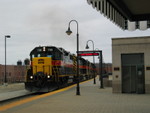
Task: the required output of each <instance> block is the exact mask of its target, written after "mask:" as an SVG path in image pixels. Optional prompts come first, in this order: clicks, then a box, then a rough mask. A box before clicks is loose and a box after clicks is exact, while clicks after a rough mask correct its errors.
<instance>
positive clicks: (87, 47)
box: [85, 40, 96, 84]
mask: <svg viewBox="0 0 150 113" xmlns="http://www.w3.org/2000/svg"><path fill="white" fill-rule="evenodd" d="M89 41H90V42H92V44H93V53H94V42H93V40H88V41H87V43H86V47H85V48H86V49H89V46H88V42H89ZM93 63H94V66H95V57H94V55H93ZM94 84H96V80H95V71H94Z"/></svg>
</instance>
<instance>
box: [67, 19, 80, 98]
mask: <svg viewBox="0 0 150 113" xmlns="http://www.w3.org/2000/svg"><path fill="white" fill-rule="evenodd" d="M71 22H76V24H77V73H76V74H77V88H76V95H80V85H79V82H80V77H79V56H78V52H79V33H78V22H77V21H76V20H71V21H70V22H69V25H68V30H67V31H66V33H67V34H68V35H70V34H71V33H72V31H71V30H70V24H71Z"/></svg>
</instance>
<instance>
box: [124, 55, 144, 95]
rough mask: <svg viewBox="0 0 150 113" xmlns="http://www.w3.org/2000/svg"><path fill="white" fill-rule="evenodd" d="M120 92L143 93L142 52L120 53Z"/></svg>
mask: <svg viewBox="0 0 150 113" xmlns="http://www.w3.org/2000/svg"><path fill="white" fill-rule="evenodd" d="M121 58H122V92H123V93H145V86H144V85H145V83H144V81H145V80H144V76H145V74H144V54H122V55H121Z"/></svg>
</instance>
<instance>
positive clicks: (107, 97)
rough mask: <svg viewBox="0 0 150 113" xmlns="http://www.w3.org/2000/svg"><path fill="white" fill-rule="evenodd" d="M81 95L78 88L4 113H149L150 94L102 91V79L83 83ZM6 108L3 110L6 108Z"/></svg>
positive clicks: (43, 97) (39, 99)
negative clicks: (100, 81)
mask: <svg viewBox="0 0 150 113" xmlns="http://www.w3.org/2000/svg"><path fill="white" fill-rule="evenodd" d="M80 94H81V95H79V96H77V95H76V85H74V86H71V87H70V88H67V89H66V88H64V89H60V91H56V93H52V92H50V93H47V94H44V95H45V96H39V97H37V98H36V99H35V97H34V98H33V99H32V98H30V99H28V100H26V101H25V100H24V101H23V102H21V101H20V102H19V104H16V103H14V104H13V105H15V104H16V106H13V105H12V106H13V107H10V108H9V107H6V108H9V109H5V110H4V111H1V113H149V112H150V94H115V93H112V88H110V87H105V88H104V89H100V83H99V81H98V78H97V80H96V84H93V79H92V80H89V81H87V82H83V83H80ZM2 107H3V106H2Z"/></svg>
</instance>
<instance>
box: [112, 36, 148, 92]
mask: <svg viewBox="0 0 150 113" xmlns="http://www.w3.org/2000/svg"><path fill="white" fill-rule="evenodd" d="M112 64H113V66H112V69H113V70H112V71H113V92H114V93H150V36H147V37H130V38H113V39H112Z"/></svg>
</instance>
